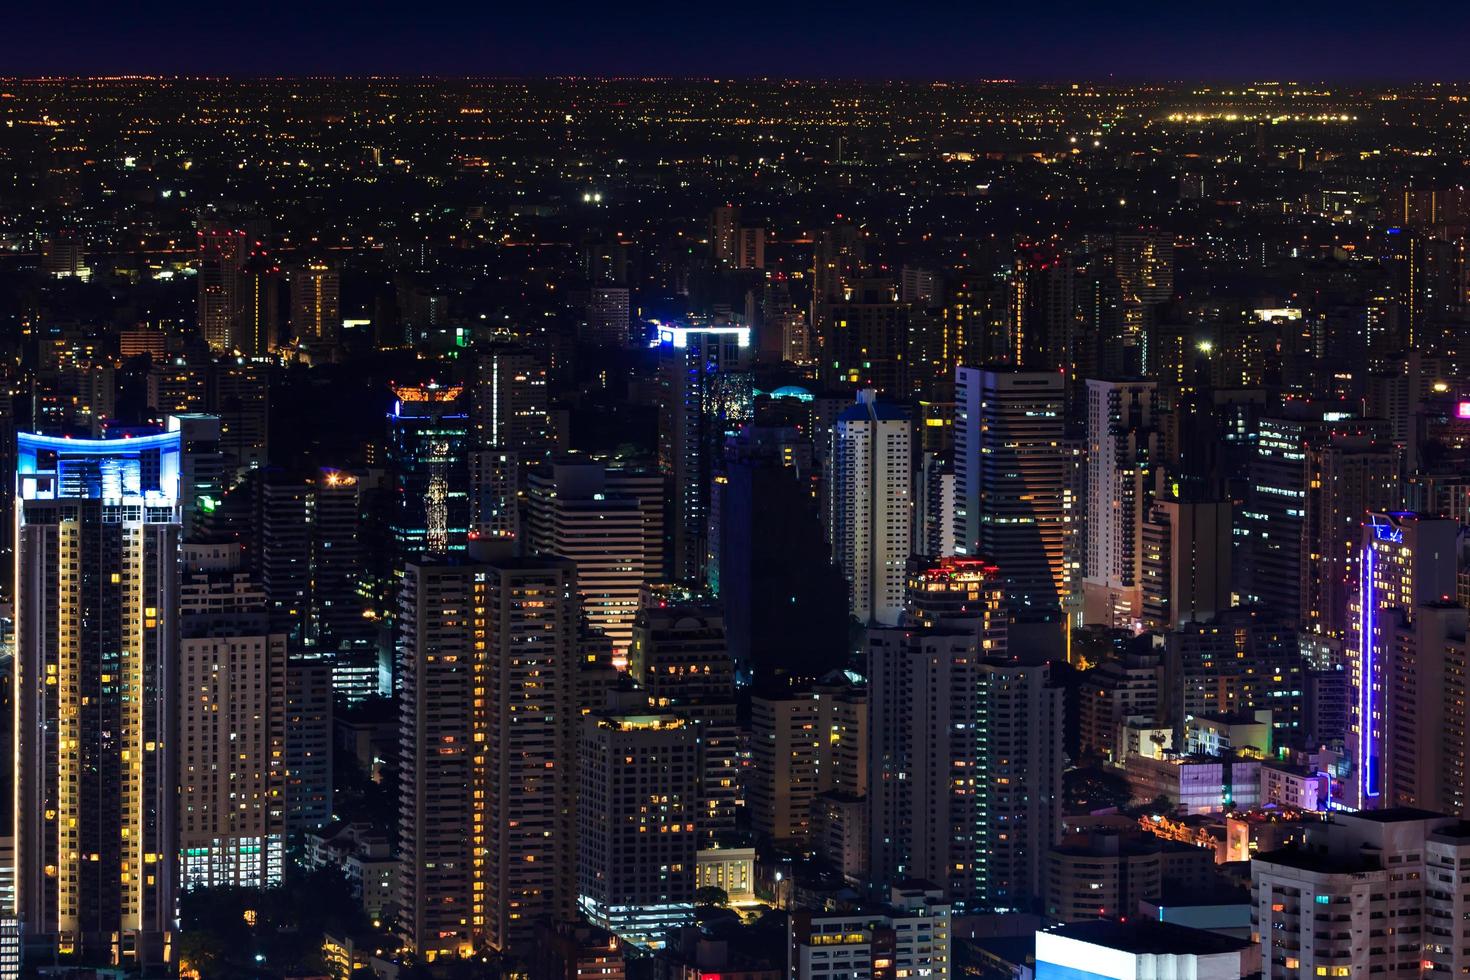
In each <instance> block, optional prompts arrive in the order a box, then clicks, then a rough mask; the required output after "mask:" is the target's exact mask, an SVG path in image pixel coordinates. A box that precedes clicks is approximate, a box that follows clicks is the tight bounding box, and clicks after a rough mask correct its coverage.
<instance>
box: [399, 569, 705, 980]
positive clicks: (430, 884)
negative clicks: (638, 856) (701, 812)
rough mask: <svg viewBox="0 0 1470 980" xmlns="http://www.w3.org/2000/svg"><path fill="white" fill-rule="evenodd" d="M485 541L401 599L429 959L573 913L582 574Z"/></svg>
mask: <svg viewBox="0 0 1470 980" xmlns="http://www.w3.org/2000/svg"><path fill="white" fill-rule="evenodd" d="M473 547H474V550H473V552H472V553H471V554H470V555H468V556H440V557H425V558H422V559H416V560H414V561H410V562H409V563H408V564H407V566H406V567H405V569H404V575H403V586H402V590H401V592H400V622H401V625H402V630H401V634H400V640H399V642H400V647H401V649H400V653H399V657H400V662H401V664H402V670H403V682H402V704H401V728H400V731H401V750H400V755H401V759H402V763H401V766H402V776H401V777H400V778H401V780H402V785H401V789H400V792H399V801H400V811H399V849H400V853H401V856H402V861H401V872H400V883H399V884H400V900H399V907H400V913H399V915H400V918H399V925H400V928H401V930H402V931H403V933H404V936H405V938H406V939H407V941H408V943H409V944H410V945H411V946H412V948H413V949H414V951H415V952H416V953H417V954H418V955H419V956H421V957H425V958H432V957H436V956H440V955H456V954H459V955H468V954H469V953H470V952H471V951H473V950H474V949H476V948H478V947H480V946H481V945H489V946H490V947H491V948H494V949H504V948H506V947H507V946H508V945H511V944H512V943H516V944H520V943H523V942H525V941H527V940H529V939H530V937H531V936H532V934H533V933H534V927H535V926H536V924H537V921H538V920H539V919H542V918H549V919H551V920H564V919H568V918H570V917H571V916H572V914H573V908H574V881H575V872H576V867H575V866H576V851H575V846H574V830H573V825H572V821H573V817H574V813H575V805H574V796H575V788H574V786H573V785H572V780H573V779H574V778H575V776H574V771H575V765H574V763H573V759H574V758H575V749H574V746H575V744H576V727H575V726H576V724H577V720H576V719H577V712H576V702H575V696H576V695H575V673H574V672H575V665H576V662H577V658H578V653H577V617H578V609H577V607H578V601H577V582H576V572H575V569H574V567H573V565H572V563H571V562H568V561H565V560H561V559H525V558H521V559H516V558H509V557H502V556H501V555H502V554H503V553H504V552H503V551H501V552H495V551H493V550H492V543H490V542H477V543H475V545H474V546H473ZM499 548H501V549H505V550H508V548H509V546H508V545H506V544H504V543H502V544H500V545H499ZM690 836H691V837H693V834H692V833H691V835H690Z"/></svg>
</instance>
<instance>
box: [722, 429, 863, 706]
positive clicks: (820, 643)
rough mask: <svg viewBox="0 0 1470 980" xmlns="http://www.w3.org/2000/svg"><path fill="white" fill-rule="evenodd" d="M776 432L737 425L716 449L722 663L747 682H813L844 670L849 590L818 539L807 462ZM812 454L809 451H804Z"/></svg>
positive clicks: (812, 475) (814, 482)
mask: <svg viewBox="0 0 1470 980" xmlns="http://www.w3.org/2000/svg"><path fill="white" fill-rule="evenodd" d="M789 445H790V440H788V439H787V438H785V436H784V435H782V434H781V433H780V431H779V430H778V431H776V432H772V431H771V430H769V429H766V428H764V427H761V426H746V427H745V428H744V429H742V430H741V434H740V436H739V437H737V438H735V439H732V440H731V441H730V442H728V443H727V444H726V447H725V462H724V474H723V475H724V480H723V482H718V483H716V485H715V491H716V493H717V494H718V503H719V514H720V522H719V548H718V552H719V562H718V564H717V567H716V571H717V573H718V574H717V575H713V576H712V579H713V581H714V582H715V583H716V584H717V585H718V589H719V595H720V597H721V599H722V600H723V601H724V604H725V625H726V628H727V630H728V633H729V642H730V654H731V656H732V657H734V659H735V663H736V667H737V669H739V670H740V672H741V673H742V674H743V675H744V676H746V677H747V678H748V677H750V676H752V675H757V676H760V675H769V674H773V673H776V672H784V673H789V674H792V675H795V676H798V677H804V678H807V679H815V678H817V677H820V676H822V675H824V674H826V673H827V672H828V671H830V670H835V669H837V668H839V667H842V666H844V665H845V664H846V663H847V657H848V649H847V629H846V623H847V616H848V590H847V583H846V581H845V580H844V578H843V575H842V572H841V570H839V569H838V568H837V566H836V565H834V564H833V563H832V561H831V549H830V548H829V547H828V546H827V542H826V541H825V540H824V539H823V537H822V525H821V517H820V514H819V510H818V503H817V487H818V484H819V482H820V481H819V479H818V474H817V467H816V466H815V464H814V463H808V464H806V465H804V466H803V465H802V463H801V458H800V455H799V454H791V455H788V453H787V451H786V447H787V446H789ZM812 448H813V449H815V447H812Z"/></svg>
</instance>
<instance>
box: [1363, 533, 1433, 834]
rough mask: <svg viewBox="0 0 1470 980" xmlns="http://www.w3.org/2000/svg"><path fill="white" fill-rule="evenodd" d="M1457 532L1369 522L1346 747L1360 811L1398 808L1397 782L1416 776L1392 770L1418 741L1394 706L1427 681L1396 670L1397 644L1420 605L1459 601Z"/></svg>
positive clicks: (1408, 639) (1411, 672) (1364, 542)
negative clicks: (1403, 743) (1407, 688)
mask: <svg viewBox="0 0 1470 980" xmlns="http://www.w3.org/2000/svg"><path fill="white" fill-rule="evenodd" d="M1458 534H1459V525H1458V523H1456V522H1455V521H1452V520H1448V519H1445V518H1433V517H1424V516H1421V515H1418V514H1410V513H1390V514H1385V513H1371V514H1369V515H1368V516H1367V517H1366V518H1365V519H1364V521H1363V528H1362V546H1361V551H1360V553H1359V557H1358V588H1357V592H1356V594H1355V595H1354V596H1353V600H1352V607H1351V615H1352V619H1351V622H1352V627H1351V629H1350V632H1349V635H1348V644H1347V649H1348V651H1349V654H1348V669H1349V674H1350V678H1351V684H1352V691H1353V705H1352V714H1351V726H1350V731H1349V734H1348V746H1347V748H1348V757H1349V758H1350V759H1351V760H1352V761H1353V768H1354V778H1353V780H1352V782H1351V787H1350V792H1349V797H1350V799H1349V802H1350V803H1351V804H1352V805H1355V806H1357V807H1359V808H1362V809H1368V808H1372V807H1380V806H1392V805H1393V803H1392V802H1391V800H1392V795H1391V794H1392V793H1393V791H1394V787H1395V782H1396V780H1398V779H1399V778H1401V777H1402V778H1404V779H1405V780H1409V779H1410V778H1411V777H1412V775H1413V773H1412V771H1411V772H1405V773H1398V772H1395V771H1394V769H1393V766H1394V764H1395V761H1396V760H1395V748H1396V745H1397V743H1398V742H1399V741H1400V740H1401V739H1406V740H1407V742H1408V744H1412V743H1413V738H1412V736H1411V733H1410V732H1408V731H1403V730H1401V729H1400V728H1399V727H1398V726H1399V725H1400V724H1402V723H1405V722H1408V721H1411V720H1412V719H1401V718H1398V717H1396V716H1395V713H1394V711H1393V707H1394V704H1393V702H1394V699H1395V698H1396V697H1397V698H1402V697H1403V693H1402V691H1401V690H1395V689H1396V688H1398V687H1399V686H1400V685H1402V684H1405V683H1408V684H1414V683H1416V682H1418V681H1421V680H1422V679H1423V678H1421V677H1419V676H1417V670H1414V671H1409V672H1408V673H1407V674H1406V675H1400V674H1399V673H1398V672H1396V671H1395V670H1394V663H1395V659H1396V658H1395V656H1394V653H1395V651H1394V647H1395V642H1394V641H1395V639H1396V636H1397V634H1398V633H1400V632H1401V631H1402V632H1405V633H1407V632H1408V630H1409V629H1410V628H1411V627H1413V626H1414V625H1415V621H1416V619H1417V617H1418V615H1419V612H1420V609H1421V607H1422V606H1424V605H1426V604H1433V603H1441V602H1445V601H1449V600H1451V599H1453V597H1454V596H1455V591H1456V567H1457V562H1458V557H1459V548H1458V544H1457V540H1456V539H1457V536H1458ZM1405 642H1407V643H1413V640H1412V639H1411V638H1409V637H1405ZM1425 652H1428V651H1421V653H1425ZM1404 666H1407V665H1404ZM1405 700H1407V699H1405ZM1408 754H1409V755H1410V756H1412V755H1413V751H1412V750H1411V751H1410V752H1409V753H1408ZM1409 761H1412V760H1409Z"/></svg>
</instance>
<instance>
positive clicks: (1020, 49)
mask: <svg viewBox="0 0 1470 980" xmlns="http://www.w3.org/2000/svg"><path fill="white" fill-rule="evenodd" d="M7 7H8V8H9V9H7V10H6V11H5V12H4V17H3V19H0V75H9V76H15V75H36V74H119V73H139V74H142V73H148V74H154V73H157V74H232V75H277V74H284V75H303V74H338V75H341V74H348V75H365V74H404V75H500V76H504V75H521V76H525V75H547V74H596V75H606V74H637V75H645V74H658V75H681V76H720V77H734V76H780V77H836V76H841V77H862V78H951V79H974V78H1002V77H1003V78H1017V79H1023V80H1033V79H1034V80H1047V79H1078V78H1092V79H1104V78H1108V77H1112V78H1116V79H1120V80H1134V79H1151V80H1170V79H1191V80H1200V79H1204V80H1210V79H1215V80H1265V79H1272V78H1276V79H1280V78H1292V79H1307V80H1312V79H1323V78H1326V79H1342V80H1357V81H1377V80H1383V81H1400V80H1416V79H1436V80H1446V81H1448V80H1464V79H1466V78H1467V77H1470V58H1467V57H1466V53H1467V51H1470V14H1467V12H1466V8H1464V7H1462V6H1461V4H1459V3H1455V2H1448V0H1447V2H1443V3H1438V4H1433V3H1419V2H1414V3H1393V2H1375V3H1366V2H1362V0H1351V2H1336V3H1314V2H1301V0H1278V2H1276V3H1262V2H1257V0H1245V2H1240V3H1220V2H1198V3H1191V2H1188V0H1178V2H1174V3H1168V4H1164V3H1156V4H1148V3H1136V2H1121V3H1108V2H1105V0H1102V2H1096V3H1076V2H1071V0H1066V2H1050V3H1048V2H1031V0H1013V2H1009V3H1005V4H995V3H988V2H987V3H951V4H941V3H931V2H903V0H894V2H890V3H875V2H870V0H853V2H849V3H832V2H825V0H824V2H820V3H801V2H790V3H760V2H747V3H740V2H738V0H686V2H683V3H631V4H630V3H618V2H616V0H607V2H604V3H600V4H592V3H582V2H574V3H558V2H552V0H547V2H542V3H528V4H502V3H496V2H493V0H492V2H484V3H473V2H462V3H446V2H442V0H425V2H385V0H360V2H355V3H352V2H346V0H318V2H313V0H299V2H294V3H288V2H283V0H261V2H252V0H235V2H232V3H221V2H212V0H169V2H163V0H110V2H107V3H98V2H95V0H76V2H55V0H51V2H47V0H42V2H39V3H19V2H17V3H12V4H8V5H7Z"/></svg>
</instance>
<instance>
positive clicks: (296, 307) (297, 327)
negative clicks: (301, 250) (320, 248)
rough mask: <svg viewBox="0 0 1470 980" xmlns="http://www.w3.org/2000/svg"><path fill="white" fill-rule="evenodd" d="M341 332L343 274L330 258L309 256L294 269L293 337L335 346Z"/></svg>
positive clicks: (301, 341) (311, 342)
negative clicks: (309, 257) (311, 257)
mask: <svg viewBox="0 0 1470 980" xmlns="http://www.w3.org/2000/svg"><path fill="white" fill-rule="evenodd" d="M341 335H342V273H341V271H340V270H339V269H338V267H337V264H336V263H335V262H333V261H331V260H330V259H321V258H313V259H308V260H307V261H305V262H303V263H302V264H301V265H299V266H297V267H296V268H294V269H292V270H291V336H292V337H294V338H295V340H296V342H297V343H298V344H304V345H307V346H320V347H326V348H332V347H335V346H337V344H338V343H339V342H340V340H341Z"/></svg>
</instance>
